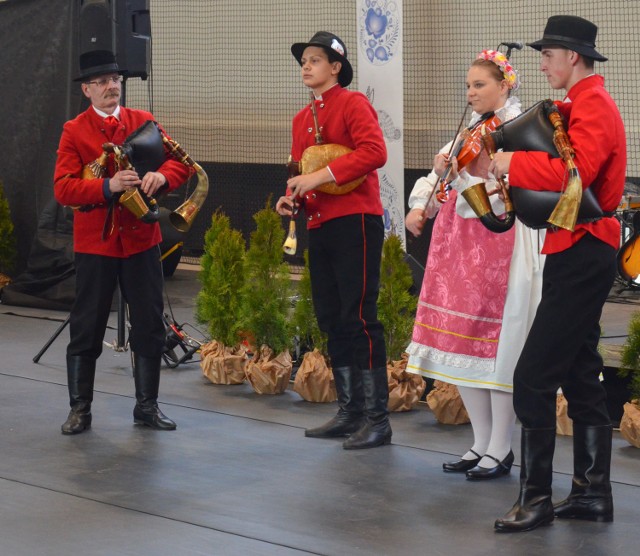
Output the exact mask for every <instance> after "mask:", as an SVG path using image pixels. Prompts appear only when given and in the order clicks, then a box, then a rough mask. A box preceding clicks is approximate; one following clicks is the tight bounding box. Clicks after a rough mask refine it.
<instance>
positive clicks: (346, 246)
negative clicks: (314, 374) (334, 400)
mask: <svg viewBox="0 0 640 556" xmlns="http://www.w3.org/2000/svg"><path fill="white" fill-rule="evenodd" d="M383 241H384V225H383V222H382V217H381V216H374V215H371V214H353V215H349V216H343V217H341V218H335V219H333V220H330V221H329V222H327V223H326V224H323V225H322V226H321V227H320V228H315V229H312V230H309V270H310V273H311V292H312V297H313V305H314V309H315V312H316V316H317V318H318V324H319V326H320V329H321V330H322V331H323V332H326V333H327V335H328V350H329V356H330V357H331V364H332V366H334V367H345V366H352V367H353V366H355V367H357V368H360V369H373V368H378V367H384V366H385V365H386V364H387V356H386V350H385V343H384V332H383V328H382V323H380V321H379V320H378V306H377V303H378V291H379V289H380V260H381V257H382V242H383Z"/></svg>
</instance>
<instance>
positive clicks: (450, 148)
mask: <svg viewBox="0 0 640 556" xmlns="http://www.w3.org/2000/svg"><path fill="white" fill-rule="evenodd" d="M468 109H469V103H468V102H467V103H466V104H465V107H464V112H463V113H462V118H460V123H459V124H458V129H457V130H456V134H455V135H454V136H453V140H452V141H451V146H450V147H449V152H448V153H447V156H451V153H452V151H453V147H454V146H455V143H456V137H458V135H460V130H461V129H462V126H463V125H464V122H465V121H466V117H467V110H468ZM440 182H441V179H440V180H438V182H437V183H436V184H435V185H434V186H433V189H432V190H431V193H430V194H429V197H427V202H426V203H425V205H424V209H423V212H422V219H423V220H425V218H426V215H427V207H428V206H429V203H431V199H433V194H434V193H435V191H436V188H437V187H438V185H439V184H440Z"/></svg>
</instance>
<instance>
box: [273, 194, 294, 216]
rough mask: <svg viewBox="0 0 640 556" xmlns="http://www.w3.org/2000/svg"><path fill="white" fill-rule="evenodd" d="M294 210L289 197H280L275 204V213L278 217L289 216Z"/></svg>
mask: <svg viewBox="0 0 640 556" xmlns="http://www.w3.org/2000/svg"><path fill="white" fill-rule="evenodd" d="M294 208H295V203H294V201H293V199H292V198H291V197H287V196H284V195H283V196H282V197H280V198H279V199H278V202H277V203H276V212H277V213H278V214H279V215H280V216H291V215H292V214H293V210H294Z"/></svg>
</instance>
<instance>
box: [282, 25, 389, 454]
mask: <svg viewBox="0 0 640 556" xmlns="http://www.w3.org/2000/svg"><path fill="white" fill-rule="evenodd" d="M291 52H292V54H293V56H294V58H295V59H296V60H297V61H298V63H299V64H300V67H301V72H302V81H303V83H304V84H305V85H306V86H307V87H308V88H309V89H311V90H312V91H313V95H314V100H313V101H312V102H313V103H314V105H315V106H314V108H315V111H316V113H317V120H318V121H317V123H318V129H316V125H315V122H314V116H313V111H312V106H311V104H309V105H307V106H305V107H304V108H303V109H302V110H301V111H300V112H298V114H296V116H295V117H294V119H293V129H292V135H293V143H292V147H291V156H292V158H293V160H300V159H301V157H302V153H303V152H304V151H305V149H307V147H310V146H312V145H314V144H315V142H316V140H315V136H316V133H317V132H318V131H319V132H320V133H321V135H322V139H323V142H324V143H337V144H339V145H344V146H346V147H349V149H352V152H350V153H348V154H345V155H343V156H341V157H339V158H336V159H334V160H332V161H330V162H329V164H328V165H327V166H325V167H323V168H320V169H319V170H317V171H315V172H312V173H309V174H305V175H300V176H296V177H293V178H290V179H289V181H288V182H287V195H286V196H283V197H280V199H279V200H278V202H277V204H276V210H277V211H278V213H279V214H281V215H283V216H284V215H290V214H291V211H292V210H293V206H294V203H300V204H303V206H304V210H305V214H306V217H307V228H308V230H309V270H310V273H311V287H312V296H313V305H314V308H315V312H316V316H317V318H318V324H319V326H320V328H321V330H323V331H325V332H326V333H327V334H328V350H329V356H330V358H331V366H332V371H333V375H334V377H335V384H336V389H337V392H338V406H339V410H338V414H337V415H336V416H335V417H334V418H333V419H331V420H330V421H329V422H328V423H326V424H325V425H323V426H321V427H318V428H314V429H308V430H307V431H305V435H306V436H308V437H314V438H336V437H345V436H349V438H348V439H347V440H346V441H345V442H344V444H343V447H344V448H345V449H360V448H372V447H375V446H381V445H384V444H389V443H390V442H391V426H390V424H389V417H388V415H389V412H388V410H387V402H388V398H389V388H388V382H387V366H386V365H387V360H386V359H387V358H386V350H385V343H384V335H383V328H382V324H381V323H380V321H379V320H378V316H377V299H378V290H379V282H380V258H381V254H382V242H383V240H384V224H383V220H382V214H383V209H382V201H381V199H380V184H379V182H378V174H377V172H376V169H377V168H380V167H382V166H383V165H384V164H385V162H386V160H387V151H386V146H385V143H384V139H383V136H382V131H381V129H380V125H379V124H378V118H377V114H376V112H375V110H374V109H373V107H372V106H371V104H370V103H369V101H368V99H367V98H366V97H365V96H364V95H363V94H362V93H360V92H356V91H348V90H347V89H345V87H347V86H348V85H349V83H351V79H352V77H353V70H352V68H351V64H350V63H349V60H348V59H347V49H346V47H345V45H344V43H343V42H342V40H341V39H340V38H339V37H337V36H336V35H334V34H332V33H328V32H326V31H319V32H318V33H316V34H315V35H314V36H313V37H312V38H311V40H310V41H309V42H308V43H296V44H294V45H293V46H292V47H291ZM363 176H364V181H363V182H362V183H361V184H360V185H359V186H357V187H356V188H355V189H353V190H352V191H350V192H349V193H346V194H344V195H330V194H328V193H324V192H322V191H319V190H318V189H317V188H318V187H319V186H320V185H322V184H325V183H330V182H335V183H336V184H337V186H338V187H340V186H343V185H344V184H348V183H349V182H351V181H353V180H356V179H357V178H360V177H363Z"/></svg>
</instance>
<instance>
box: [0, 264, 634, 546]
mask: <svg viewBox="0 0 640 556" xmlns="http://www.w3.org/2000/svg"><path fill="white" fill-rule="evenodd" d="M196 274H197V273H196V272H193V271H191V270H185V269H184V268H179V270H178V271H177V272H176V274H175V275H174V276H173V277H171V278H169V279H167V283H166V289H167V293H168V295H169V298H170V301H171V306H172V308H173V312H174V316H175V320H176V321H177V322H178V323H184V322H188V323H191V324H195V320H194V318H193V297H194V295H195V293H196V292H197V291H198V289H199V284H198V282H197V278H196ZM635 295H637V296H639V297H640V293H637V294H635ZM636 310H638V307H637V304H636V300H635V299H634V298H633V296H632V297H631V298H630V301H629V299H628V300H627V302H623V303H620V302H613V301H612V302H611V303H607V306H606V307H605V313H604V315H603V327H604V335H605V336H606V337H607V338H609V339H608V340H607V341H610V342H612V343H622V341H623V338H619V337H618V336H623V335H624V334H625V333H626V326H627V323H628V319H629V317H630V315H631V314H632V313H633V312H635V311H636ZM66 316H67V315H66V314H64V313H58V312H52V311H36V310H31V309H25V308H21V307H10V306H4V305H0V327H1V330H2V343H1V346H2V347H1V348H0V353H1V356H0V392H1V394H0V396H1V400H2V403H0V445H1V446H2V456H1V457H0V496H1V497H2V504H1V505H0V554H2V555H6V556H23V555H24V556H38V555H47V556H50V555H58V554H60V555H61V554H70V553H82V554H83V555H86V556H93V555H105V556H107V555H108V556H113V555H129V554H130V555H134V554H135V555H139V554H154V555H156V556H164V555H166V556H176V555H180V556H182V555H205V554H206V555H243V556H244V555H289V554H291V555H293V554H323V555H336V556H346V555H394V556H396V555H398V556H399V555H414V554H428V555H437V554H444V555H451V554H469V555H473V556H480V555H487V556H489V555H491V556H499V555H512V554H516V553H517V554H549V555H552V554H578V553H580V554H581V555H582V556H591V555H592V556H600V555H602V554H612V555H616V554H632V553H635V551H636V550H637V547H638V545H639V544H640V528H638V500H639V499H640V450H638V449H635V448H632V447H630V446H629V445H628V444H627V443H626V442H625V441H624V440H623V439H621V438H620V435H619V433H617V432H615V433H614V446H613V464H612V481H613V492H614V497H615V521H614V522H613V523H610V524H598V523H582V522H577V521H560V520H556V521H555V522H554V524H553V525H552V526H551V527H544V528H541V529H537V530H535V531H532V532H529V533H523V534H517V535H498V534H495V533H494V532H493V521H494V519H495V518H496V517H500V516H502V515H503V514H504V513H505V512H506V511H507V510H508V509H509V508H510V507H511V505H512V504H513V502H514V501H515V499H516V496H517V493H518V474H519V467H517V466H514V468H513V470H512V474H511V476H509V477H505V478H501V479H499V480H495V481H489V482H469V481H466V480H465V479H464V477H463V476H458V475H450V474H445V473H443V472H442V470H441V464H442V462H443V461H444V460H446V459H450V458H451V456H455V455H458V454H460V453H462V452H464V451H465V450H466V449H467V448H468V447H469V445H470V439H471V430H470V427H469V426H468V425H463V426H458V427H456V426H446V425H440V424H438V423H437V422H436V421H435V419H434V417H433V415H432V413H431V412H430V411H429V410H428V409H426V408H425V406H424V404H422V405H421V406H420V408H419V409H417V410H415V411H412V412H409V413H402V414H393V415H392V418H391V419H392V426H393V432H394V434H393V444H392V445H391V446H387V447H383V448H377V449H373V450H365V451H355V452H349V451H345V450H343V449H342V447H341V443H340V441H332V440H318V439H307V438H305V437H304V434H303V430H304V428H306V427H309V426H314V425H317V424H319V423H322V422H324V420H325V419H328V418H329V417H330V416H332V415H333V414H334V413H335V409H336V406H335V404H312V403H308V402H305V401H304V400H302V399H301V398H300V396H298V395H297V394H296V393H295V392H293V391H287V392H286V393H284V394H283V395H281V396H259V395H257V394H255V393H254V392H253V390H252V389H251V387H250V386H249V385H248V384H243V385H239V386H216V385H213V384H211V383H209V382H208V381H207V380H206V379H205V378H204V377H203V376H202V373H201V371H200V366H199V365H198V364H197V363H195V362H193V363H185V364H182V365H179V366H178V367H177V368H175V369H169V368H163V371H162V380H161V386H160V402H161V407H162V409H163V411H164V412H165V413H166V414H167V415H168V416H170V417H171V418H173V419H175V421H176V422H177V423H178V429H177V430H176V431H173V432H157V431H152V430H149V429H143V428H140V427H137V426H135V425H134V424H133V420H132V414H131V412H132V409H133V405H134V390H133V380H132V378H131V370H130V354H129V353H128V352H116V351H114V350H112V349H110V348H105V350H104V353H103V355H102V356H101V358H100V359H99V361H98V371H97V376H96V384H95V400H94V405H93V426H92V429H91V430H90V431H88V432H87V433H85V434H81V435H78V436H72V437H68V436H63V435H61V434H60V425H61V424H62V422H63V421H64V420H65V418H66V415H67V412H68V397H67V387H66V370H65V348H66V343H67V341H68V329H65V330H64V331H63V333H62V334H61V335H60V337H59V338H57V339H56V340H55V341H54V342H53V343H52V345H51V346H50V347H49V348H48V349H47V351H46V352H45V353H44V354H43V355H42V358H41V359H40V362H39V363H38V364H35V363H33V362H32V359H33V357H34V356H35V355H36V354H37V353H38V351H39V350H40V349H41V348H42V346H43V345H44V344H45V342H46V341H47V339H49V338H50V337H51V336H52V334H53V333H54V332H55V331H56V329H57V328H58V327H59V326H60V324H61V322H62V321H63V320H64V319H65V318H66ZM112 320H113V325H114V326H115V320H116V319H115V315H113V318H112ZM114 338H115V331H114V330H112V329H110V330H109V331H108V333H107V338H106V339H107V340H108V341H111V340H113V339H114ZM196 359H197V357H196ZM571 442H572V441H571V438H568V437H558V440H557V448H556V456H555V463H554V468H555V474H554V485H553V486H554V499H561V498H564V497H565V496H566V494H567V493H568V491H569V488H570V482H571V469H572V463H571ZM513 445H514V452H516V462H518V461H519V452H520V450H519V432H518V431H516V434H515V437H514V442H513Z"/></svg>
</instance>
